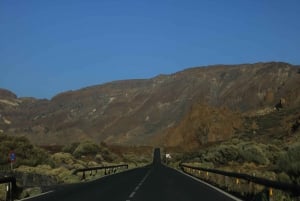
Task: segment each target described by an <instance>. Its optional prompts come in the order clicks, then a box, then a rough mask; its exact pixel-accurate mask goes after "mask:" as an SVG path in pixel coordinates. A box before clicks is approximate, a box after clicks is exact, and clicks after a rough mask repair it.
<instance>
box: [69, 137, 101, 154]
mask: <svg viewBox="0 0 300 201" xmlns="http://www.w3.org/2000/svg"><path fill="white" fill-rule="evenodd" d="M99 151H100V147H99V146H98V145H96V144H94V143H93V142H89V141H86V142H83V143H80V144H79V145H78V146H77V147H76V149H75V151H74V152H73V155H74V156H75V157H76V158H79V157H81V156H88V155H96V154H97V153H98V152H99Z"/></svg>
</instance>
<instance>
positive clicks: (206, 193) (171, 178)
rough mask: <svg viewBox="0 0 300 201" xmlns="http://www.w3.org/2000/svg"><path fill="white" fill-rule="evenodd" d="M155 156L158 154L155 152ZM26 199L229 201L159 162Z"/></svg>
mask: <svg viewBox="0 0 300 201" xmlns="http://www.w3.org/2000/svg"><path fill="white" fill-rule="evenodd" d="M156 155H157V156H159V154H158V153H157V154H156ZM26 200H28V201H50V200H51V201H56V200H57V201H77V200H78V201H83V200H89V201H94V200H95V201H101V200H103V201H201V200H203V201H210V200H211V201H232V200H238V199H234V197H229V196H227V195H225V194H223V193H221V192H219V191H217V190H215V189H213V188H210V187H208V186H207V185H205V184H203V183H201V182H199V181H197V180H195V179H193V178H191V177H189V176H187V175H185V174H183V173H181V172H178V171H176V170H174V169H171V168H169V167H166V166H164V165H162V164H161V163H160V160H156V159H155V158H154V160H153V164H152V165H149V166H146V167H142V168H137V169H133V170H129V171H126V172H122V173H118V174H115V175H111V176H107V177H104V178H101V179H98V180H95V181H91V182H86V183H81V184H75V185H70V186H66V187H64V188H62V189H58V190H56V191H54V192H51V193H47V194H44V195H42V196H38V197H35V198H31V199H26Z"/></svg>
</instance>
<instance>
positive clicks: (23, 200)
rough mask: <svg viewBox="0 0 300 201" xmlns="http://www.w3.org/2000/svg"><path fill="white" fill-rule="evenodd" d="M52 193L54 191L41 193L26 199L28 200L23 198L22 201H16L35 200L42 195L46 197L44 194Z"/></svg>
mask: <svg viewBox="0 0 300 201" xmlns="http://www.w3.org/2000/svg"><path fill="white" fill-rule="evenodd" d="M53 192H54V191H48V192H45V193H41V194H38V195H35V196H31V197H28V198H23V199H21V200H17V201H25V200H29V199H32V198H37V197H40V196H43V195H46V194H49V193H53Z"/></svg>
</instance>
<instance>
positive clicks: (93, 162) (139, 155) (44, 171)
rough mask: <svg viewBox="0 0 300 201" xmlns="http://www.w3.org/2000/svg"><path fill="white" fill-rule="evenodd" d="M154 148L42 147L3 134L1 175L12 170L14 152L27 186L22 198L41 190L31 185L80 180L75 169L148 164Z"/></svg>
mask: <svg viewBox="0 0 300 201" xmlns="http://www.w3.org/2000/svg"><path fill="white" fill-rule="evenodd" d="M45 148H46V149H45ZM137 150H142V151H137ZM151 151H152V149H150V148H146V149H145V148H141V149H140V148H139V147H132V148H130V147H129V148H123V147H117V146H113V147H112V146H108V145H106V144H105V143H100V144H96V143H94V142H91V141H83V142H78V143H72V144H69V145H66V146H64V147H58V146H55V147H51V146H47V147H44V148H41V147H38V146H34V145H32V144H31V143H30V142H29V140H28V139H27V138H26V137H12V136H7V135H5V134H3V133H2V134H1V133H0V176H2V175H4V174H11V173H12V172H11V171H10V168H11V167H10V160H9V153H11V152H14V153H15V155H16V161H15V162H14V163H13V168H14V174H15V175H16V176H17V182H18V185H19V186H22V187H24V190H23V192H22V193H21V195H20V198H21V197H27V196H32V195H34V194H36V193H40V192H41V189H37V188H32V186H36V187H39V186H41V185H43V186H47V185H50V186H51V185H56V184H62V183H64V184H65V183H76V182H80V181H81V179H82V175H74V174H73V172H74V170H76V169H81V168H86V167H94V166H108V165H118V164H124V163H126V164H128V165H129V168H134V167H137V166H142V165H145V164H148V163H150V162H151V154H152V153H151ZM104 174H105V172H104V171H98V172H97V174H96V173H95V172H94V173H93V174H92V173H91V174H88V175H86V177H85V180H90V179H95V178H99V177H101V176H103V175H104ZM25 178H26V179H25ZM27 186H28V187H29V188H27ZM3 189H4V190H3ZM4 199H5V186H4V185H1V186H0V200H4Z"/></svg>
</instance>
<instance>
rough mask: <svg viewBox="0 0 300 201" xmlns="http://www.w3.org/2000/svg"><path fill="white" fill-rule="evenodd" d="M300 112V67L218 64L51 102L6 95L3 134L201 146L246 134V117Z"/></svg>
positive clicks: (0, 116) (0, 114)
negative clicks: (289, 110)
mask: <svg viewBox="0 0 300 201" xmlns="http://www.w3.org/2000/svg"><path fill="white" fill-rule="evenodd" d="M299 105H300V73H299V67H298V66H293V65H290V64H287V63H280V62H278V63H276V62H270V63H256V64H243V65H232V66H229V65H228V66H225V65H217V66H208V67H196V68H190V69H186V70H183V71H181V72H177V73H174V74H171V75H160V76H157V77H154V78H152V79H145V80H125V81H115V82H111V83H106V84H103V85H97V86H91V87H87V88H83V89H80V90H76V91H68V92H64V93H61V94H58V95H56V96H55V97H53V98H52V99H51V100H46V99H43V100H40V99H34V98H18V97H17V96H16V95H14V94H13V93H12V92H9V91H7V90H4V89H1V90H0V132H1V133H5V134H8V135H25V136H27V137H28V138H29V139H30V140H31V141H33V142H34V143H36V144H41V145H45V144H68V143H71V142H76V141H82V140H94V141H96V142H101V141H105V142H107V143H111V144H127V145H128V144H138V145H152V144H155V145H158V144H164V145H167V146H179V145H180V144H182V143H188V144H189V145H190V146H191V147H197V146H198V145H201V144H205V143H210V142H215V141H221V140H225V139H228V138H230V137H231V136H234V135H236V134H238V133H244V130H245V129H246V125H245V119H246V117H247V118H248V117H249V118H250V117H253V118H254V117H255V116H260V115H265V114H269V113H273V112H274V111H275V110H274V107H275V106H277V107H279V106H280V107H281V106H282V107H285V108H295V107H297V106H299ZM245 132H246V131H245ZM193 143H194V144H193Z"/></svg>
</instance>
